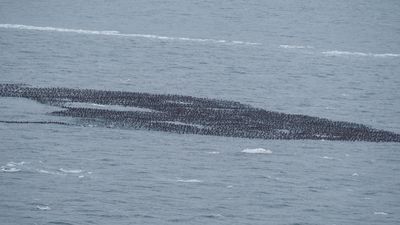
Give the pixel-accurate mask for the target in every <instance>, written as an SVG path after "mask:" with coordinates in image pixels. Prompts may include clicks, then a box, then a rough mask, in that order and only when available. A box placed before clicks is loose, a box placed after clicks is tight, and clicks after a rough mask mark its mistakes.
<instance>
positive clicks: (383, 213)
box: [374, 212, 387, 216]
mask: <svg viewBox="0 0 400 225" xmlns="http://www.w3.org/2000/svg"><path fill="white" fill-rule="evenodd" d="M374 215H383V216H385V215H387V213H385V212H374Z"/></svg>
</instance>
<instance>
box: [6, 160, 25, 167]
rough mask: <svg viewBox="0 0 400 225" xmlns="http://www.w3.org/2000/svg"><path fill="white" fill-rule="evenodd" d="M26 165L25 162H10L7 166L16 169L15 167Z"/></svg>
mask: <svg viewBox="0 0 400 225" xmlns="http://www.w3.org/2000/svg"><path fill="white" fill-rule="evenodd" d="M24 164H25V162H24V161H22V162H9V163H7V166H9V167H15V166H22V165H24Z"/></svg>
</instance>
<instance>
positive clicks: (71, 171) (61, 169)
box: [59, 168, 82, 173]
mask: <svg viewBox="0 0 400 225" xmlns="http://www.w3.org/2000/svg"><path fill="white" fill-rule="evenodd" d="M59 170H60V171H61V172H64V173H82V170H66V169H63V168H60V169H59Z"/></svg>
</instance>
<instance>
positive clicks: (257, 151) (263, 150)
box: [242, 148, 272, 154]
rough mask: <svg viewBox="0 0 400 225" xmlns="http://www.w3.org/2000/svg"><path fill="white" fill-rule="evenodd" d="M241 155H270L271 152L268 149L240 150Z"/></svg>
mask: <svg viewBox="0 0 400 225" xmlns="http://www.w3.org/2000/svg"><path fill="white" fill-rule="evenodd" d="M242 152H243V153H250V154H271V153H272V151H271V150H269V149H264V148H246V149H243V150H242Z"/></svg>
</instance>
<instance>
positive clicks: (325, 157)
mask: <svg viewBox="0 0 400 225" xmlns="http://www.w3.org/2000/svg"><path fill="white" fill-rule="evenodd" d="M321 158H323V159H333V158H332V157H329V156H322V157H321Z"/></svg>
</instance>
